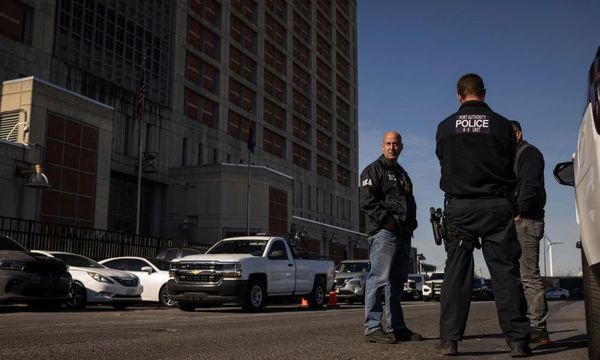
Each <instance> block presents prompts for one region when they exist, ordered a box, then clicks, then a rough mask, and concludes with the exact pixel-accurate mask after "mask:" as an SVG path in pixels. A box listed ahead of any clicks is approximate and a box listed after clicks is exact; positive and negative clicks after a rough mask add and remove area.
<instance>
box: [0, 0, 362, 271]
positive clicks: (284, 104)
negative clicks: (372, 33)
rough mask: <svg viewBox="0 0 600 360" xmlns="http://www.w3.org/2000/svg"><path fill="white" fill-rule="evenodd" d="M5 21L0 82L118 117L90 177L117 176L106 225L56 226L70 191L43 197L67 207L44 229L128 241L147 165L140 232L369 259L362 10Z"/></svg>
mask: <svg viewBox="0 0 600 360" xmlns="http://www.w3.org/2000/svg"><path fill="white" fill-rule="evenodd" d="M0 15H2V16H3V18H5V19H11V21H5V22H3V23H2V25H0V46H1V47H2V49H3V50H4V51H3V52H5V53H6V54H7V56H6V57H4V62H3V63H2V64H0V65H1V66H0V79H1V80H3V81H7V80H12V79H18V78H24V77H29V76H33V77H35V78H39V79H40V81H43V82H44V83H46V82H47V83H49V84H52V85H55V86H57V87H59V88H62V89H65V90H66V91H72V92H74V93H76V94H79V95H81V96H82V97H83V98H87V99H90V100H92V101H95V102H98V103H102V104H105V105H106V106H107V107H110V108H112V109H113V111H112V124H111V127H110V131H111V133H110V139H111V141H110V156H103V157H102V162H103V163H101V160H100V157H99V158H98V159H99V160H98V161H97V163H96V166H97V168H100V167H102V168H103V169H109V170H108V171H109V184H108V204H107V206H106V215H105V221H101V222H98V221H96V220H93V221H91V223H90V221H88V220H89V219H90V217H86V218H85V219H83V218H82V219H79V217H77V216H76V217H74V218H73V217H72V216H66V215H63V213H62V212H61V211H62V207H61V206H62V203H61V199H62V198H61V197H60V194H61V191H62V188H61V187H59V188H58V189H56V188H55V187H53V188H52V189H47V190H43V194H42V195H41V197H42V200H41V202H42V208H44V206H48V204H49V203H57V204H58V208H57V209H55V210H56V211H55V212H53V213H45V212H44V211H42V212H40V213H38V215H37V216H38V217H37V218H38V219H40V220H45V221H58V222H71V223H73V224H77V225H80V226H90V227H100V228H107V229H110V230H119V231H126V232H133V231H135V220H136V200H137V196H136V193H137V180H138V171H137V170H138V159H139V156H140V155H141V157H142V159H143V166H142V167H143V170H144V171H143V172H142V189H141V208H142V211H141V224H140V225H141V226H140V229H141V233H143V234H148V235H153V236H162V237H169V238H173V239H176V240H181V241H184V240H185V241H193V242H197V243H206V244H210V243H214V242H215V241H217V240H219V239H220V238H222V237H225V236H230V235H237V234H246V232H251V233H255V232H272V233H285V234H290V233H294V234H297V235H300V236H301V237H302V238H303V240H304V242H305V245H306V247H307V248H308V249H309V251H310V252H312V253H314V254H318V255H328V256H332V257H333V258H335V259H338V260H341V259H343V258H350V257H364V256H366V250H365V248H366V241H365V236H364V234H362V233H360V232H359V228H358V222H359V220H358V219H359V214H358V212H359V205H358V192H357V190H356V189H357V185H358V184H357V178H358V115H357V114H358V112H357V105H358V99H357V59H356V53H357V51H356V32H357V29H356V1H355V0H348V1H342V0H338V1H331V0H317V1H310V0H294V1H285V0H260V1H254V0H189V1H188V0H185V1H184V0H181V1H174V0H172V1H168V0H146V1H125V0H85V1H84V0H55V1H41V0H6V1H3V2H2V5H0ZM142 79H144V81H143V85H144V86H143V88H144V90H145V91H144V92H143V94H144V95H143V101H139V100H140V97H141V96H140V95H141V92H140V91H139V89H140V87H141V85H142ZM3 97H4V95H3ZM50 101H52V100H50ZM140 105H143V116H142V119H141V120H140V119H139V116H136V107H137V106H140ZM81 116H83V117H85V113H82V115H81ZM81 116H80V117H81ZM46 117H47V115H46ZM68 119H70V121H80V122H81V120H76V119H73V118H72V117H68ZM65 121H66V120H65ZM4 122H5V123H6V121H4ZM0 125H1V124H0ZM33 126H34V121H33V120H31V125H30V129H32V130H33ZM0 127H1V126H0ZM53 128H54V125H52V126H50V125H48V127H47V129H45V130H44V134H45V135H44V136H42V138H43V142H42V144H43V146H45V147H46V148H51V147H56V146H55V145H56V144H55V143H56V142H57V141H58V142H60V141H59V140H57V139H56V138H54V137H52V134H51V130H52V129H53ZM251 129H252V130H251ZM140 139H141V140H142V153H141V154H140V151H139V142H138V141H139V140H140ZM61 144H62V145H63V147H65V146H67V145H69V146H75V145H73V144H66V143H64V142H63V143H61ZM254 144H255V145H254ZM79 147H80V149H79V150H80V152H81V151H83V150H82V145H81V143H80V144H79ZM84 150H86V151H87V150H89V149H87V148H86V149H84ZM251 150H253V151H251ZM32 151H33V150H32ZM45 154H46V155H45V156H46V157H45V162H46V163H51V161H50V162H49V160H50V159H49V158H48V156H52V154H51V153H49V152H48V151H47V152H46V153H45ZM61 154H62V153H61ZM80 163H86V164H87V163H88V162H84V161H81V162H80ZM46 167H48V165H46ZM63 171H64V170H63ZM81 171H82V170H81V169H80V172H81ZM84 172H85V171H84ZM86 174H88V173H86ZM48 175H49V178H50V177H51V176H50V175H53V174H52V172H50V173H49V174H48ZM88 175H90V174H88ZM67 178H71V177H70V176H69V177H67ZM94 179H95V180H94V181H96V177H94ZM50 182H51V183H52V180H50ZM59 184H61V185H60V186H62V183H59ZM53 192H58V193H59V197H58V200H56V196H55V194H54V193H53ZM67 192H68V191H67ZM69 194H71V193H69ZM74 195H77V196H83V195H81V194H74ZM53 196H54V197H53ZM65 201H66V200H65ZM44 204H46V205H44ZM64 207H65V209H70V208H69V206H68V205H67V204H65V206H64ZM68 211H71V212H72V210H68ZM94 211H96V212H97V211H100V210H98V207H94ZM96 218H97V217H96V216H95V214H92V215H91V219H96Z"/></svg>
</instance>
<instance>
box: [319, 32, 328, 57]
mask: <svg viewBox="0 0 600 360" xmlns="http://www.w3.org/2000/svg"><path fill="white" fill-rule="evenodd" d="M317 54H319V55H321V56H322V57H323V58H324V59H325V60H327V61H331V45H330V44H329V42H327V40H325V38H323V37H322V36H321V35H319V34H317Z"/></svg>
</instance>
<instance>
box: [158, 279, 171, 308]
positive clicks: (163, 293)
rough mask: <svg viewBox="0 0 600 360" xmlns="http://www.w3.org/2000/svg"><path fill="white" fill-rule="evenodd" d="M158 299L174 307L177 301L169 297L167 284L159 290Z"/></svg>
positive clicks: (162, 303)
mask: <svg viewBox="0 0 600 360" xmlns="http://www.w3.org/2000/svg"><path fill="white" fill-rule="evenodd" d="M158 301H160V303H161V305H163V306H166V307H173V306H175V303H174V302H173V301H172V300H171V298H170V297H169V292H168V290H167V284H165V285H163V286H162V287H161V288H160V291H159V292H158Z"/></svg>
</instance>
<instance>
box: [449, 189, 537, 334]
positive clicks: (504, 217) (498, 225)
mask: <svg viewBox="0 0 600 360" xmlns="http://www.w3.org/2000/svg"><path fill="white" fill-rule="evenodd" d="M445 215H446V219H447V220H448V224H449V225H450V228H451V230H450V232H451V233H455V234H456V233H459V234H462V238H463V239H464V240H477V239H478V238H480V239H481V245H482V251H483V256H484V258H485V262H486V263H487V266H488V269H489V271H490V275H491V277H492V286H493V288H494V299H495V301H496V310H497V312H498V320H499V322H500V327H501V328H502V331H503V333H504V336H505V337H506V339H507V341H508V342H511V343H521V342H523V343H527V342H528V341H529V320H528V319H527V317H526V314H527V304H526V302H525V297H524V295H523V288H522V287H521V278H520V275H519V257H520V256H521V247H520V245H519V241H518V239H517V233H516V229H515V224H514V220H513V207H512V204H511V203H510V202H509V201H508V200H507V199H505V198H492V199H458V198H453V199H451V200H450V201H449V202H448V203H447V204H446V210H445ZM459 237H460V236H459ZM464 245H465V243H463V246H459V243H458V241H448V242H447V243H446V253H447V260H446V267H445V270H444V283H443V285H442V294H441V299H440V303H441V314H440V339H441V340H455V341H460V340H462V338H463V334H464V332H465V326H466V323H467V317H468V315H469V309H470V305H471V292H472V281H473V248H472V247H471V248H469V247H468V246H464Z"/></svg>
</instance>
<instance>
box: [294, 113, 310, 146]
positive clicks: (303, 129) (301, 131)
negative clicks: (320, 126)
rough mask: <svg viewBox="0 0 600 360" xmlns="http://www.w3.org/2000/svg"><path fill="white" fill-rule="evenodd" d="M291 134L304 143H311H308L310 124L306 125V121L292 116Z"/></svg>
mask: <svg viewBox="0 0 600 360" xmlns="http://www.w3.org/2000/svg"><path fill="white" fill-rule="evenodd" d="M293 124H294V125H293V126H294V128H293V133H294V136H295V137H297V138H298V139H300V140H302V141H304V142H306V143H309V144H310V143H311V141H310V124H309V123H307V122H306V121H304V120H302V119H300V118H298V117H295V116H294V121H293Z"/></svg>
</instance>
